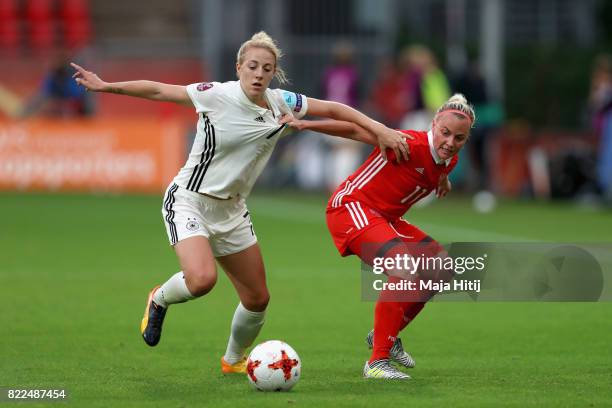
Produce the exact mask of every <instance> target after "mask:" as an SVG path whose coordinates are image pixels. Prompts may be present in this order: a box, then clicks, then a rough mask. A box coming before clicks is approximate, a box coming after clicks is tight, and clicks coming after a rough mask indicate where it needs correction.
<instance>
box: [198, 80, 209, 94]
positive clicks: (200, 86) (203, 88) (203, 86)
mask: <svg viewBox="0 0 612 408" xmlns="http://www.w3.org/2000/svg"><path fill="white" fill-rule="evenodd" d="M212 87H213V84H212V83H210V82H202V83H200V84H198V86H197V88H196V89H197V90H198V91H200V92H204V91H206V90H207V89H210V88H212Z"/></svg>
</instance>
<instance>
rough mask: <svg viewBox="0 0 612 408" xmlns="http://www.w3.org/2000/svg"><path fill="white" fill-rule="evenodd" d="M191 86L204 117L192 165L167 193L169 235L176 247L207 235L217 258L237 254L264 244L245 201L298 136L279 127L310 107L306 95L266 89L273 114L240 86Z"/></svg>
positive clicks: (235, 83) (189, 89) (189, 90)
mask: <svg viewBox="0 0 612 408" xmlns="http://www.w3.org/2000/svg"><path fill="white" fill-rule="evenodd" d="M186 88H187V93H188V94H189V97H190V98H191V100H192V101H193V105H194V106H195V109H196V112H197V113H198V115H199V119H198V125H197V134H196V138H195V140H194V142H193V147H192V149H191V153H190V154H189V158H188V159H187V163H186V164H185V166H183V168H182V169H181V170H180V171H179V173H178V175H177V176H176V177H175V178H174V181H173V183H172V184H171V185H170V186H169V187H168V189H167V190H166V195H165V199H164V206H163V209H162V212H163V216H164V220H165V222H166V229H167V231H168V237H169V239H170V242H171V244H172V245H174V244H176V243H177V242H178V241H180V240H182V239H185V238H187V237H191V236H194V235H202V236H205V237H206V238H207V239H208V240H209V242H210V245H211V247H212V252H213V254H214V255H215V256H217V257H218V256H225V255H229V254H233V253H236V252H239V251H241V250H243V249H245V248H248V247H249V246H251V245H253V244H254V243H255V242H256V241H257V239H256V237H255V232H254V230H253V226H252V224H251V221H250V216H249V212H248V210H247V207H246V203H245V198H246V197H247V196H248V195H249V193H250V191H251V189H252V188H253V185H254V184H255V181H256V180H257V177H258V176H259V174H260V173H261V172H262V170H263V168H264V167H265V165H266V163H267V162H268V160H269V159H270V155H271V154H272V151H273V149H274V146H275V145H276V143H277V142H278V140H279V138H281V137H283V136H285V135H286V134H288V133H289V132H291V131H293V129H292V128H290V127H288V126H287V125H285V124H279V122H278V121H279V119H280V117H281V116H282V115H286V114H292V115H294V117H296V118H301V117H303V116H304V115H305V114H306V111H307V109H308V103H307V100H306V97H305V96H304V95H302V94H298V93H294V92H289V91H285V90H282V89H274V90H272V89H266V91H265V98H266V101H267V103H268V106H269V109H265V108H262V107H260V106H258V105H256V104H254V103H253V102H252V101H251V100H249V98H247V97H246V95H245V94H244V92H243V90H242V88H241V87H240V82H239V81H231V82H224V83H220V82H209V83H206V82H205V83H200V84H191V85H188V86H187V87H186ZM202 206H204V207H205V208H206V211H202V210H201V209H200V208H199V207H202Z"/></svg>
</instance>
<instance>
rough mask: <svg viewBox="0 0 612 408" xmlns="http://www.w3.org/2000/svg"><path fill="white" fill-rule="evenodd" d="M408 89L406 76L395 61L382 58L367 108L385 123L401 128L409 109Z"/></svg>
mask: <svg viewBox="0 0 612 408" xmlns="http://www.w3.org/2000/svg"><path fill="white" fill-rule="evenodd" d="M407 91H408V90H407V89H406V82H405V81H404V76H403V75H402V71H401V70H400V69H399V67H398V66H397V64H396V63H395V61H394V60H392V59H384V60H381V61H380V62H379V65H378V76H377V78H376V80H375V81H374V84H373V86H372V91H371V93H370V96H369V98H368V101H367V104H368V106H367V110H368V111H370V112H371V113H372V115H373V116H375V117H376V118H378V119H379V120H380V121H381V122H383V123H384V124H385V125H387V126H389V127H392V128H399V123H400V121H401V120H402V118H403V117H404V115H405V114H406V111H407V109H408V107H407V98H408V96H407Z"/></svg>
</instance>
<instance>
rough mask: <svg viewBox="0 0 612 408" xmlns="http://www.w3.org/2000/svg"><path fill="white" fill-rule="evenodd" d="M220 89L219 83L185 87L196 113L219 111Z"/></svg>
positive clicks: (202, 83)
mask: <svg viewBox="0 0 612 408" xmlns="http://www.w3.org/2000/svg"><path fill="white" fill-rule="evenodd" d="M220 88H221V83H219V82H200V83H197V84H190V85H187V94H188V95H189V98H191V101H192V102H193V106H195V110H196V112H198V113H201V112H210V111H213V110H217V109H219V105H220V99H219V94H220Z"/></svg>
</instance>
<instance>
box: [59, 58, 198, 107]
mask: <svg viewBox="0 0 612 408" xmlns="http://www.w3.org/2000/svg"><path fill="white" fill-rule="evenodd" d="M70 65H71V66H72V67H73V68H74V69H75V70H76V72H75V73H74V75H73V76H72V77H73V78H74V79H75V81H76V82H77V83H78V84H79V85H81V86H83V87H85V89H87V90H88V91H92V92H109V93H116V94H120V95H129V96H135V97H138V98H145V99H151V100H153V101H164V102H174V103H179V104H181V105H192V102H191V99H190V98H189V95H188V94H187V88H186V87H184V86H181V85H169V84H164V83H161V82H153V81H126V82H104V81H103V80H102V79H100V77H99V76H97V75H96V74H94V73H93V72H91V71H87V70H86V69H84V68H83V67H81V66H79V65H77V64H75V63H73V62H72V63H70Z"/></svg>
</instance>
